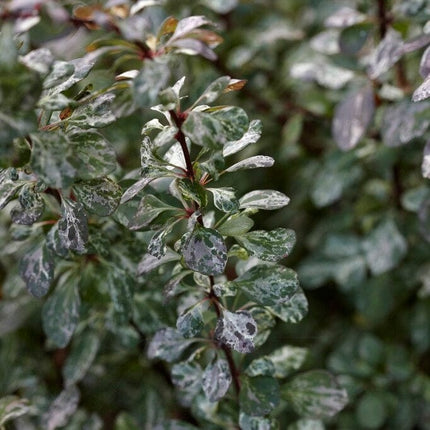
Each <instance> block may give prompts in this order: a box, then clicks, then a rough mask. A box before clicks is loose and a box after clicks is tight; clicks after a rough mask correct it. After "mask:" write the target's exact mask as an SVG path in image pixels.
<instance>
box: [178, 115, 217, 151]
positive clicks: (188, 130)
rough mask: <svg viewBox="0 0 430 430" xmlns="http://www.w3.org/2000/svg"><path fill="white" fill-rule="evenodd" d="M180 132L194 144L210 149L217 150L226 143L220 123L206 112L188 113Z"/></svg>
mask: <svg viewBox="0 0 430 430" xmlns="http://www.w3.org/2000/svg"><path fill="white" fill-rule="evenodd" d="M182 131H183V133H184V134H185V136H187V137H188V138H189V139H190V140H191V142H193V143H194V144H196V145H200V146H203V147H208V148H210V149H218V148H220V146H221V145H223V144H224V143H225V142H226V140H225V137H224V135H223V132H222V126H221V124H220V122H219V121H217V120H216V119H215V118H213V117H212V116H211V115H210V114H208V113H206V112H195V111H192V112H190V113H189V115H188V116H187V119H186V120H185V122H184V123H183V125H182Z"/></svg>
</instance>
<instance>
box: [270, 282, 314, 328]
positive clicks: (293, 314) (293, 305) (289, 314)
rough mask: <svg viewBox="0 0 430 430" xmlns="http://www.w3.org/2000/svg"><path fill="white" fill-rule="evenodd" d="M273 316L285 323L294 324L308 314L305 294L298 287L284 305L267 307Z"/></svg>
mask: <svg viewBox="0 0 430 430" xmlns="http://www.w3.org/2000/svg"><path fill="white" fill-rule="evenodd" d="M267 309H269V310H270V312H272V313H273V314H274V315H276V316H277V317H278V318H280V319H281V320H282V321H284V322H286V323H293V324H296V323H298V322H300V321H301V320H302V319H303V318H304V317H305V316H306V314H307V313H308V301H307V299H306V296H305V293H304V292H303V290H302V289H301V288H300V287H299V288H298V289H297V291H296V292H295V294H294V295H293V297H291V299H290V300H289V301H288V302H286V303H279V304H277V305H274V306H270V307H267Z"/></svg>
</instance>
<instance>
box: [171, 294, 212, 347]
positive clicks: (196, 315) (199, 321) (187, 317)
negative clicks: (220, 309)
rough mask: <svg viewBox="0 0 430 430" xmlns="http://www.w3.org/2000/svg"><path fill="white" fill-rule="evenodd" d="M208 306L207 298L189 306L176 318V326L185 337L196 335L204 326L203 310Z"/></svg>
mask: <svg viewBox="0 0 430 430" xmlns="http://www.w3.org/2000/svg"><path fill="white" fill-rule="evenodd" d="M208 308H209V302H208V301H207V300H205V301H201V302H198V303H196V304H195V305H193V306H191V307H190V308H189V309H187V310H186V311H185V312H183V313H182V314H181V315H179V318H178V319H177V320H176V328H177V329H178V331H179V333H181V334H182V336H184V337H185V338H187V339H188V338H191V337H196V336H197V335H198V334H200V332H201V331H202V329H203V327H204V326H205V322H204V319H203V312H205V311H206V310H207V309H208Z"/></svg>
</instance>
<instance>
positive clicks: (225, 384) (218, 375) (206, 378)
mask: <svg viewBox="0 0 430 430" xmlns="http://www.w3.org/2000/svg"><path fill="white" fill-rule="evenodd" d="M231 381H232V377H231V373H230V368H229V367H228V362H227V360H224V359H223V358H218V359H217V360H215V361H214V362H212V363H210V364H208V366H207V367H206V369H205V370H204V372H203V377H202V386H203V391H204V392H205V394H206V397H207V398H208V400H209V401H210V402H217V401H218V400H220V399H222V398H223V397H224V396H225V395H226V393H227V391H228V389H229V387H230V384H231Z"/></svg>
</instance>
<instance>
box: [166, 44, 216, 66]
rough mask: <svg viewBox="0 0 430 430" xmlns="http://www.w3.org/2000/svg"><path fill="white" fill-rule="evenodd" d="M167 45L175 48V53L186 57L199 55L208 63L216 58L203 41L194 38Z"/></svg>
mask: <svg viewBox="0 0 430 430" xmlns="http://www.w3.org/2000/svg"><path fill="white" fill-rule="evenodd" d="M169 45H170V46H172V47H175V48H177V49H176V52H178V53H179V52H180V53H183V54H187V55H201V56H202V57H204V58H207V59H208V60H210V61H215V60H216V59H217V58H218V57H217V55H216V54H215V52H214V51H212V49H211V48H210V47H209V46H208V45H207V44H206V43H204V42H203V41H201V40H197V39H194V38H189V39H179V40H175V41H174V42H172V43H170V42H169Z"/></svg>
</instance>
